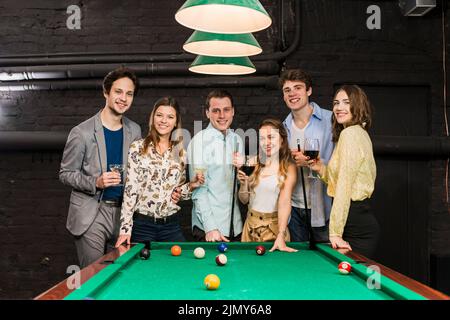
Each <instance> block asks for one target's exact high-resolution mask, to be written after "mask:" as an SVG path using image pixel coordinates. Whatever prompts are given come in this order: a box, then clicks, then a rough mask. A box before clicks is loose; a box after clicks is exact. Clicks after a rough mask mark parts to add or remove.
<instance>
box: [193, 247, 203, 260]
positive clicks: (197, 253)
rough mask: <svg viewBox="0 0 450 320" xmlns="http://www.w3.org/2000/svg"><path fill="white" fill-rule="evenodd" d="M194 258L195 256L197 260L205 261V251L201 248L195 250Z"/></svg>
mask: <svg viewBox="0 0 450 320" xmlns="http://www.w3.org/2000/svg"><path fill="white" fill-rule="evenodd" d="M194 256H195V257H196V258H197V259H203V258H204V257H205V249H203V248H200V247H198V248H195V250H194Z"/></svg>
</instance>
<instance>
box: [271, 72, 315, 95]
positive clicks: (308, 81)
mask: <svg viewBox="0 0 450 320" xmlns="http://www.w3.org/2000/svg"><path fill="white" fill-rule="evenodd" d="M286 81H301V82H304V83H305V85H306V90H309V88H311V87H312V85H313V83H312V78H311V75H310V74H309V73H308V72H306V71H304V70H302V69H287V70H285V71H283V72H282V73H281V75H280V79H279V80H278V84H279V85H280V88H281V89H283V86H284V84H285V82H286Z"/></svg>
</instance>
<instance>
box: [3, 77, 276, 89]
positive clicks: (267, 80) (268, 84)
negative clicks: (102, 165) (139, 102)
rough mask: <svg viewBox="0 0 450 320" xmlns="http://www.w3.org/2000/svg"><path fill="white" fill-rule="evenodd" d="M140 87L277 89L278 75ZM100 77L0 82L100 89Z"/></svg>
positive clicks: (162, 81) (176, 80)
mask: <svg viewBox="0 0 450 320" xmlns="http://www.w3.org/2000/svg"><path fill="white" fill-rule="evenodd" d="M139 84H140V87H141V88H212V87H238V88H240V87H265V88H266V89H268V90H276V89H278V76H254V77H211V76H210V77H167V78H166V77H164V78H161V77H160V78H155V77H152V78H140V79H139ZM101 88H102V80H101V79H73V80H72V79H66V80H39V81H20V82H7V83H5V82H4V83H0V92H1V91H25V90H85V89H92V90H93V89H96V90H101Z"/></svg>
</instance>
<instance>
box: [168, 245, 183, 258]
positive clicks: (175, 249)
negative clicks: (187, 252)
mask: <svg viewBox="0 0 450 320" xmlns="http://www.w3.org/2000/svg"><path fill="white" fill-rule="evenodd" d="M170 252H171V253H172V255H173V256H179V255H180V254H181V247H180V246H177V245H175V246H172V248H170Z"/></svg>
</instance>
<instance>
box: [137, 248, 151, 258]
mask: <svg viewBox="0 0 450 320" xmlns="http://www.w3.org/2000/svg"><path fill="white" fill-rule="evenodd" d="M139 255H140V257H141V259H142V260H147V259H148V258H150V250H148V249H147V248H144V249H142V250H141V252H140V254H139Z"/></svg>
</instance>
